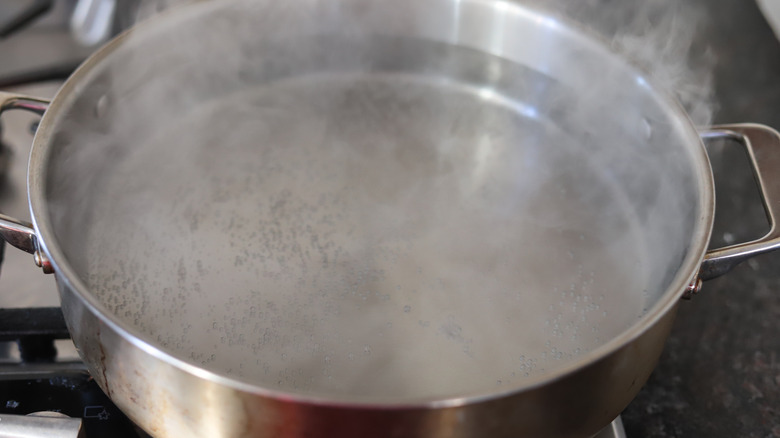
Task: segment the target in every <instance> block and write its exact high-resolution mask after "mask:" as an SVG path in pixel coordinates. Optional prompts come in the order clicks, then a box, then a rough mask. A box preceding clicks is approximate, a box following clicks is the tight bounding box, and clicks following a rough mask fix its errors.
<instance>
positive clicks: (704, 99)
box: [525, 0, 717, 127]
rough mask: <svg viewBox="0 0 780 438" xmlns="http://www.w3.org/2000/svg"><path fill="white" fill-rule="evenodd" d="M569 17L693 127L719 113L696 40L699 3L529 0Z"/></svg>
mask: <svg viewBox="0 0 780 438" xmlns="http://www.w3.org/2000/svg"><path fill="white" fill-rule="evenodd" d="M525 3H527V4H531V5H535V6H539V7H541V8H543V9H546V10H548V11H550V12H551V13H553V14H558V15H561V16H565V17H567V18H568V19H571V20H573V21H575V22H577V23H579V24H580V25H583V26H585V27H586V28H588V29H590V30H591V31H592V32H595V33H597V34H599V35H600V36H601V37H602V38H605V39H606V40H607V41H609V42H610V43H611V44H612V46H613V47H614V48H615V49H616V50H618V51H619V52H620V53H622V54H623V56H625V57H627V58H629V59H631V60H632V61H633V62H635V63H636V64H637V65H638V66H639V67H640V68H641V69H642V70H644V71H645V72H647V73H648V74H649V76H650V77H651V78H652V80H653V82H654V83H655V84H656V85H658V86H660V87H661V88H662V89H663V90H665V91H666V92H668V93H670V94H672V95H674V96H675V97H676V98H677V99H678V100H679V101H680V103H681V104H682V105H683V107H684V108H685V109H686V111H687V112H688V115H689V116H690V117H691V120H692V121H693V122H694V123H695V124H696V125H697V126H702V127H704V126H708V125H710V123H711V122H712V119H713V117H714V114H715V112H716V111H717V102H716V100H715V94H714V85H713V74H712V72H713V69H714V66H715V62H716V61H717V60H716V59H715V55H714V54H713V53H712V51H711V50H710V49H709V48H708V47H707V42H706V41H702V40H701V39H699V38H697V36H699V35H701V34H702V32H700V29H701V28H703V27H704V26H707V25H708V20H707V11H706V10H704V9H703V8H702V6H701V5H699V4H696V5H694V4H691V3H690V2H680V1H676V0H648V1H631V0H629V1H623V0H582V1H568V0H528V1H527V2H525Z"/></svg>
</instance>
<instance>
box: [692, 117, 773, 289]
mask: <svg viewBox="0 0 780 438" xmlns="http://www.w3.org/2000/svg"><path fill="white" fill-rule="evenodd" d="M702 137H703V138H705V139H719V138H721V139H722V138H729V139H733V140H736V141H738V142H740V143H741V144H743V145H744V146H745V149H746V150H747V152H748V157H749V158H750V161H751V164H752V165H753V171H754V176H755V178H756V183H757V184H758V186H759V188H760V192H761V196H762V201H763V203H764V207H765V208H766V216H767V219H768V221H769V226H770V229H769V231H768V232H767V234H766V235H765V236H763V237H761V238H760V239H757V240H755V241H752V242H747V243H741V244H737V245H731V246H728V247H726V248H719V249H714V250H711V251H708V252H707V255H706V257H705V258H704V261H703V262H702V267H701V269H700V271H699V275H700V277H701V278H702V279H703V280H709V279H711V278H715V277H717V276H719V275H723V274H724V273H726V272H728V271H729V270H731V269H732V268H733V267H734V266H736V265H737V264H739V263H741V262H743V261H745V260H747V259H749V258H750V257H753V256H756V255H759V254H763V253H766V252H769V251H774V250H776V249H777V248H778V247H780V230H778V225H777V221H778V216H779V215H780V211H778V209H780V181H777V180H776V177H775V175H776V174H777V173H778V171H780V134H778V132H777V131H775V130H774V129H772V128H769V127H767V126H763V125H756V124H739V125H726V126H718V127H714V128H713V129H712V130H709V131H706V132H704V133H703V134H702Z"/></svg>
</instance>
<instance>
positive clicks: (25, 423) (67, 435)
mask: <svg viewBox="0 0 780 438" xmlns="http://www.w3.org/2000/svg"><path fill="white" fill-rule="evenodd" d="M80 433H81V419H80V418H70V417H67V416H65V415H62V414H59V415H58V414H57V413H55V412H41V413H36V414H31V415H11V414H0V437H2V438H41V437H48V438H78V437H80V436H81V435H80Z"/></svg>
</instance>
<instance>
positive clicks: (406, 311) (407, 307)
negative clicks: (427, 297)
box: [404, 305, 412, 313]
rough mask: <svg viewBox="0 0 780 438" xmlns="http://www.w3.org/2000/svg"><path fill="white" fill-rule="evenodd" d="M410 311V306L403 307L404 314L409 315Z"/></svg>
mask: <svg viewBox="0 0 780 438" xmlns="http://www.w3.org/2000/svg"><path fill="white" fill-rule="evenodd" d="M411 311H412V306H410V305H406V306H404V313H409V312H411Z"/></svg>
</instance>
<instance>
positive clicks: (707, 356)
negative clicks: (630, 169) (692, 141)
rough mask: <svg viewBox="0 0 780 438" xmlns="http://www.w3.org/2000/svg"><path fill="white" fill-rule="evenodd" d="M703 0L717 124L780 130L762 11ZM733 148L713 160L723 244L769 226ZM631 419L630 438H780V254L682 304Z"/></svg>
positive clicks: (627, 417) (777, 71) (779, 59)
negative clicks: (713, 65)
mask: <svg viewBox="0 0 780 438" xmlns="http://www.w3.org/2000/svg"><path fill="white" fill-rule="evenodd" d="M691 1H692V2H693V0H691ZM695 1H696V2H698V3H701V4H702V5H703V7H705V8H706V10H707V11H708V14H709V16H710V21H709V22H708V23H707V25H706V26H705V27H704V28H703V29H702V32H703V35H702V37H703V38H704V39H706V41H707V43H708V45H709V46H710V47H711V49H712V50H713V52H714V54H715V56H716V57H717V65H716V70H715V83H716V97H717V102H718V104H719V107H720V109H719V111H718V112H717V114H716V116H715V122H716V123H734V122H747V121H749V122H759V123H765V124H768V125H770V126H774V127H776V128H780V43H778V40H777V38H775V35H774V34H773V33H772V31H771V29H770V27H769V25H768V24H767V23H766V21H765V20H764V18H763V16H762V15H761V13H760V11H759V10H758V7H757V6H756V4H755V3H754V2H753V1H746V0H718V1H711V0H695ZM731 149H734V150H736V149H735V148H728V147H720V148H715V150H714V153H713V156H712V161H713V168H714V170H715V175H716V186H717V187H716V197H717V203H718V209H717V212H718V213H717V218H716V229H715V232H714V236H713V246H714V245H715V244H718V243H721V242H722V241H723V240H731V239H736V241H740V240H742V239H744V238H752V237H758V236H760V235H761V234H762V231H765V230H766V228H767V227H766V221H765V219H763V217H762V215H763V214H762V210H761V207H760V203H759V201H758V198H757V194H756V192H755V186H754V183H753V182H752V180H751V178H750V172H749V171H747V170H745V169H746V164H745V163H742V162H739V160H735V159H732V155H733V154H735V153H736V154H737V158H739V155H740V154H741V152H734V151H733V150H731ZM729 154H732V155H729ZM778 177H780V175H778ZM724 236H725V239H724ZM623 420H624V423H625V427H626V432H627V434H628V436H629V437H645V438H652V437H659V438H660V437H664V438H669V437H712V438H720V437H723V438H725V437H729V438H732V437H762V438H763V437H780V254H778V253H775V254H769V255H763V256H759V257H757V258H755V259H753V260H751V261H750V262H747V263H744V264H742V265H741V266H739V267H737V268H736V269H735V270H734V271H732V272H731V273H729V274H727V275H725V276H723V277H721V278H718V279H715V280H712V281H710V282H707V283H705V284H704V288H703V290H702V292H701V293H700V294H699V295H697V296H696V297H694V299H693V300H691V301H689V302H683V303H681V306H680V310H679V313H678V316H677V321H676V324H675V327H674V330H673V332H672V335H671V337H670V339H669V341H668V343H667V345H666V349H665V351H664V353H663V355H662V357H661V359H660V362H659V364H658V367H657V368H656V370H655V372H654V373H653V375H652V376H651V378H650V380H649V382H648V383H647V385H646V386H645V387H644V388H643V389H642V391H641V393H640V394H639V396H638V397H637V398H636V399H635V400H634V402H633V403H632V404H631V405H630V406H629V407H628V408H627V409H626V411H625V412H624V413H623Z"/></svg>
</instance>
